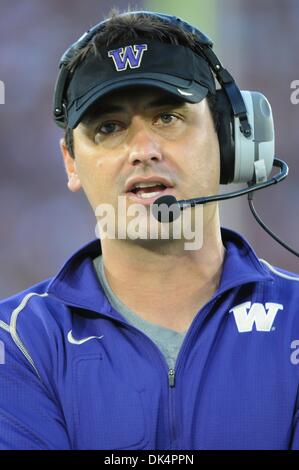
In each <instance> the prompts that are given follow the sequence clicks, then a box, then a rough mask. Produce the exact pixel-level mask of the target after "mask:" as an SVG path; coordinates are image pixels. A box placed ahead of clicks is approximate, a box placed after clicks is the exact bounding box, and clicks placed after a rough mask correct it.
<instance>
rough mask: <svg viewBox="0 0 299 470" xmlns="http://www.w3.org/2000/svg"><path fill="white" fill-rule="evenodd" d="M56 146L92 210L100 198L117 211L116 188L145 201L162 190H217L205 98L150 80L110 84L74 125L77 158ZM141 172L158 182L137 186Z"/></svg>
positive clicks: (180, 195)
mask: <svg viewBox="0 0 299 470" xmlns="http://www.w3.org/2000/svg"><path fill="white" fill-rule="evenodd" d="M62 151H63V154H64V160H65V164H66V168H67V172H68V176H69V184H68V186H69V189H70V190H72V191H77V190H79V189H80V188H83V190H84V192H85V194H86V196H87V198H88V200H89V202H90V204H91V206H92V208H93V210H94V211H95V210H96V209H97V208H98V206H99V205H101V204H104V203H105V204H110V205H112V206H113V207H114V209H115V211H117V208H118V201H119V199H118V198H119V196H123V197H124V198H125V200H126V206H127V207H129V206H130V205H132V204H137V203H138V204H142V205H143V206H145V207H147V209H149V204H151V203H152V202H153V201H154V200H155V199H157V198H158V197H160V196H161V195H164V194H173V195H174V196H175V197H176V198H177V199H188V198H192V197H200V196H207V195H211V194H216V193H217V192H218V187H219V171H220V161H219V145H218V138H217V134H216V132H215V129H214V125H213V121H212V116H211V113H210V110H209V107H208V103H207V100H206V99H204V100H203V101H201V102H200V103H196V104H190V103H187V102H184V101H182V100H179V99H176V98H175V97H173V96H172V95H170V94H167V93H165V92H163V91H162V90H157V89H154V88H150V87H148V88H147V87H146V88H145V87H140V88H138V87H136V88H133V89H130V88H127V89H123V90H120V91H118V92H114V93H112V94H110V95H109V96H107V97H105V98H104V99H102V100H101V101H100V102H99V103H98V104H97V105H96V106H94V107H93V109H92V110H90V111H89V112H88V114H87V115H86V117H84V119H83V120H82V122H81V123H80V124H79V125H78V126H77V128H76V129H75V130H74V153H75V160H74V161H73V160H72V159H71V157H70V156H69V154H68V152H67V150H66V148H65V146H64V145H62ZM147 179H150V180H151V183H154V182H155V181H157V183H159V184H163V186H161V187H159V186H156V187H155V188H152V189H150V188H144V189H142V188H139V189H138V182H139V181H140V182H141V183H146V184H147V181H145V180H147ZM132 185H133V187H132ZM136 185H137V187H136ZM165 186H166V188H165ZM149 193H151V194H149Z"/></svg>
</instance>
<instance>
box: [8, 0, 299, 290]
mask: <svg viewBox="0 0 299 470" xmlns="http://www.w3.org/2000/svg"><path fill="white" fill-rule="evenodd" d="M129 4H130V6H131V7H132V8H136V9H146V10H153V11H161V12H164V13H171V14H176V15H178V16H182V17H183V18H184V19H186V20H187V21H191V22H192V23H193V24H194V25H196V26H197V27H199V28H200V29H202V30H203V31H204V32H205V33H206V34H208V35H209V36H210V37H211V38H213V40H214V42H215V51H216V53H217V54H218V55H219V56H220V59H222V62H223V63H224V65H225V66H226V68H228V70H229V71H230V72H231V73H232V75H233V76H234V77H235V79H236V81H237V83H238V84H239V86H240V88H241V89H244V90H259V91H261V92H262V93H264V94H265V95H266V96H267V98H268V99H269V101H270V103H271V105H272V109H273V113H274V119H275V126H276V154H277V156H280V157H281V158H282V159H285V160H286V161H287V163H288V164H289V167H290V174H289V177H288V178H287V180H285V181H284V182H283V183H281V184H280V185H279V186H277V187H274V188H270V189H267V190H265V191H261V192H260V193H257V194H256V196H255V203H256V207H257V209H258V212H259V213H260V215H261V216H262V218H263V219H264V221H265V222H266V223H267V224H268V225H269V226H270V227H271V228H272V229H273V230H274V232H276V233H277V234H278V235H280V236H281V237H282V238H283V239H284V240H285V241H287V242H288V243H289V244H290V245H291V246H293V247H294V248H295V249H297V250H298V249H299V237H298V233H299V214H298V212H297V210H298V202H299V187H298V182H299V165H298V130H299V129H298V122H299V104H298V105H294V104H292V103H291V100H290V95H291V93H292V90H291V88H290V86H291V82H292V81H293V80H299V69H298V53H299V1H298V0H284V1H281V0H184V1H182V0H171V1H170V0H159V1H156V0H147V1H145V0H144V1H141V0H140V1H135V2H134V3H129V2H128V1H127V0H114V2H111V0H109V1H108V0H107V1H106V0H104V1H103V0H85V1H84V2H82V0H72V1H71V2H70V1H69V0H43V1H40V0H22V1H20V0H17V1H14V2H12V1H11V0H0V80H1V81H3V82H4V83H5V104H1V105H0V148H1V154H0V158H1V168H0V217H1V219H0V220H1V225H0V240H1V250H0V297H1V298H3V297H6V296H9V295H11V294H13V293H15V292H17V291H20V290H22V289H25V288H26V287H29V286H30V285H32V284H35V283H37V282H39V281H41V280H43V279H45V278H47V277H50V276H52V275H54V274H55V273H56V272H57V271H58V269H59V268H60V266H61V265H62V264H63V263H64V262H65V260H66V259H67V258H68V257H69V256H70V255H71V254H72V253H73V252H74V251H76V250H77V249H78V248H80V247H81V246H82V245H84V244H85V243H87V242H89V241H90V240H92V239H94V238H95V233H94V229H95V218H94V215H93V212H92V210H91V208H90V207H89V205H88V203H87V201H86V200H85V197H84V195H83V193H76V194H73V193H70V192H69V191H68V189H67V186H66V182H67V180H66V175H65V171H64V167H63V164H62V159H61V157H60V151H59V138H60V137H61V135H62V131H60V130H59V129H58V128H56V126H55V125H54V123H53V121H52V117H51V106H52V95H53V88H54V84H55V80H56V77H57V72H58V62H59V59H60V57H61V55H62V53H63V52H64V50H65V49H66V48H67V47H68V46H69V45H70V44H71V43H73V42H74V41H75V40H76V39H77V38H78V37H79V36H81V34H82V33H83V32H84V31H85V30H86V29H88V28H89V27H90V26H92V25H94V24H95V23H97V22H99V21H100V20H102V19H103V18H104V17H105V16H106V15H107V14H108V12H109V10H110V8H111V7H112V6H116V7H119V8H120V9H121V10H125V9H126V8H127V7H128V5H129ZM229 189H230V190H233V189H237V187H236V186H235V187H233V186H230V188H229ZM220 207H221V219H222V225H223V226H225V227H231V228H233V229H235V230H237V231H239V232H241V233H242V234H243V235H244V236H245V237H246V238H247V239H248V240H249V242H250V243H251V244H252V245H253V247H254V249H255V250H256V252H257V254H258V256H260V257H262V258H264V259H266V260H268V261H269V262H271V263H272V264H274V265H278V266H281V267H283V268H285V269H288V270H291V271H295V272H299V262H298V258H296V257H295V256H293V255H291V254H289V253H288V252H287V251H286V250H285V249H283V248H282V247H280V245H278V244H277V243H276V242H275V241H274V240H272V239H271V238H270V237H269V236H268V235H267V234H266V233H265V232H264V231H263V230H262V229H261V228H260V227H259V226H258V225H257V223H256V222H255V221H254V219H253V217H252V216H251V213H250V211H249V208H248V205H247V200H246V197H243V198H239V199H235V200H232V201H227V202H222V203H221V206H220Z"/></svg>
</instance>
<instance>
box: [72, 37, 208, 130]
mask: <svg viewBox="0 0 299 470" xmlns="http://www.w3.org/2000/svg"><path fill="white" fill-rule="evenodd" d="M131 86H135V87H136V86H151V87H155V88H160V89H162V90H165V91H166V92H168V93H171V94H173V95H175V96H177V97H180V98H182V99H184V100H185V101H188V102H189V103H198V102H199V101H201V100H202V99H203V98H205V97H206V96H207V94H208V92H209V91H210V92H211V93H215V81H214V77H213V74H212V72H211V70H210V68H209V65H208V64H207V62H206V61H205V59H204V58H202V57H201V56H199V55H198V54H196V53H194V52H193V51H192V50H191V49H189V48H187V47H184V46H177V45H172V44H166V43H161V42H157V41H151V40H146V39H142V38H139V39H135V40H131V41H130V42H129V43H128V42H127V43H125V44H121V45H119V44H117V45H113V47H109V48H108V49H107V50H102V51H101V57H98V56H95V55H94V54H90V55H89V56H88V57H87V58H86V59H85V60H84V61H83V62H82V63H81V64H80V65H79V66H78V67H77V68H76V69H75V71H74V74H73V76H72V79H71V82H70V84H69V87H68V91H67V109H66V111H67V122H68V126H69V127H70V128H72V129H74V128H75V127H76V126H77V125H78V124H79V122H80V121H81V120H82V117H83V115H84V114H85V113H86V112H87V111H88V109H89V108H90V107H91V106H92V105H93V104H94V103H95V102H96V101H97V100H99V98H101V97H103V96H104V95H106V94H107V93H110V92H112V91H115V90H119V89H121V88H127V87H131Z"/></svg>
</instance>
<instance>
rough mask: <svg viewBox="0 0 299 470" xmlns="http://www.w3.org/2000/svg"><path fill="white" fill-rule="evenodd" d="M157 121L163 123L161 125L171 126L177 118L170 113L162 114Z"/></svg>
mask: <svg viewBox="0 0 299 470" xmlns="http://www.w3.org/2000/svg"><path fill="white" fill-rule="evenodd" d="M159 119H160V120H161V121H162V122H163V124H171V123H172V122H175V121H176V120H177V116H175V115H174V114H171V113H162V114H160V115H159ZM159 119H158V120H159Z"/></svg>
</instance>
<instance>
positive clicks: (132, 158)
mask: <svg viewBox="0 0 299 470" xmlns="http://www.w3.org/2000/svg"><path fill="white" fill-rule="evenodd" d="M132 132H133V137H132V139H131V142H130V143H129V146H130V149H129V163H130V164H131V165H133V166H136V165H138V164H140V163H143V164H148V163H151V162H158V161H160V160H161V159H162V154H161V149H160V145H159V143H158V139H157V136H155V135H153V133H152V132H151V131H150V130H149V129H148V128H147V127H146V125H145V124H141V123H139V125H136V127H135V130H133V129H132Z"/></svg>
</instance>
